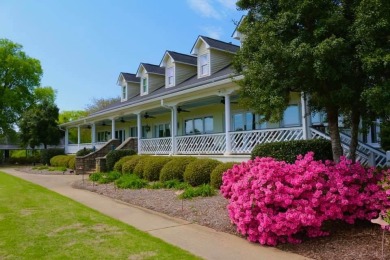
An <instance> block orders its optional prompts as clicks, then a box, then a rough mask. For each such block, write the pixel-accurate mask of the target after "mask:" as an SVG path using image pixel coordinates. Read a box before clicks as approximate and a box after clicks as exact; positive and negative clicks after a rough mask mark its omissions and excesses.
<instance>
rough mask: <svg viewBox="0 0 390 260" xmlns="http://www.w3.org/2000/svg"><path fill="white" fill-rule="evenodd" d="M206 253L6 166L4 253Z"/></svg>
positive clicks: (0, 228) (1, 178) (1, 199)
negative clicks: (142, 228) (149, 231)
mask: <svg viewBox="0 0 390 260" xmlns="http://www.w3.org/2000/svg"><path fill="white" fill-rule="evenodd" d="M64 258H66V259H81V258H85V259H200V258H198V257H196V256H194V255H192V254H190V253H189V252H187V251H185V250H182V249H180V248H178V247H175V246H173V245H170V244H168V243H166V242H164V241H162V240H161V239H159V238H155V237H153V236H151V235H149V234H147V233H145V232H142V231H140V230H137V229H135V228H134V227H131V226H129V225H127V224H125V223H122V222H120V221H118V220H115V219H113V218H110V217H108V216H106V215H103V214H101V213H99V212H97V211H95V210H93V209H90V208H88V207H86V206H84V205H82V204H80V203H78V202H76V201H73V200H71V199H69V198H66V197H64V196H62V195H60V194H57V193H55V192H52V191H50V190H48V189H46V188H43V187H41V186H39V185H36V184H33V183H31V182H27V181H24V180H22V179H20V178H18V177H14V176H11V175H8V174H5V173H3V172H0V259H64Z"/></svg>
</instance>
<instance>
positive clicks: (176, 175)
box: [160, 156, 196, 182]
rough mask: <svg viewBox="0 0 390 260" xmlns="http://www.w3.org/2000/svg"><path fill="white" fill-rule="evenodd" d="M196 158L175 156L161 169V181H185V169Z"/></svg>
mask: <svg viewBox="0 0 390 260" xmlns="http://www.w3.org/2000/svg"><path fill="white" fill-rule="evenodd" d="M194 160H196V158H195V157H190V156H186V157H175V158H173V159H172V160H171V161H170V162H168V163H167V164H165V165H164V167H163V168H162V169H161V171H160V181H161V182H166V181H170V180H179V181H183V179H184V177H183V174H184V171H185V170H186V167H187V165H188V164H189V163H190V162H192V161H194Z"/></svg>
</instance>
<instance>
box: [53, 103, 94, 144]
mask: <svg viewBox="0 0 390 260" xmlns="http://www.w3.org/2000/svg"><path fill="white" fill-rule="evenodd" d="M87 115H88V112H87V111H82V110H72V111H62V112H61V113H60V115H59V119H58V124H63V123H66V122H70V121H73V120H76V119H79V118H82V117H85V116H87ZM77 135H78V133H77V129H76V128H71V129H69V133H68V138H69V142H71V143H77V139H78V137H77ZM80 135H81V137H80V138H81V140H82V142H85V143H90V142H91V131H90V130H89V129H85V128H82V129H81V131H80Z"/></svg>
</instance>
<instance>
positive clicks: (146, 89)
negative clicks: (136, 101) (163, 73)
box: [141, 78, 149, 95]
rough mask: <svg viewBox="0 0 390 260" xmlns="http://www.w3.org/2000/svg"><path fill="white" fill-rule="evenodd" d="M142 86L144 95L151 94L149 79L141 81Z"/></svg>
mask: <svg viewBox="0 0 390 260" xmlns="http://www.w3.org/2000/svg"><path fill="white" fill-rule="evenodd" d="M141 84H142V85H141V86H142V95H146V94H148V92H149V88H148V78H142V80H141Z"/></svg>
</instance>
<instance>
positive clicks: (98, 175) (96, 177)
mask: <svg viewBox="0 0 390 260" xmlns="http://www.w3.org/2000/svg"><path fill="white" fill-rule="evenodd" d="M102 177H103V173H101V172H94V173H92V174H91V175H89V179H90V180H91V181H93V182H98V181H99V180H100V179H101V178H102Z"/></svg>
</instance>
